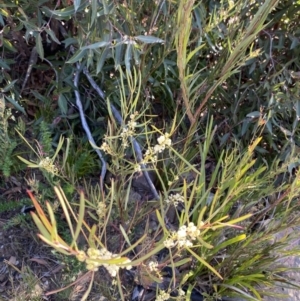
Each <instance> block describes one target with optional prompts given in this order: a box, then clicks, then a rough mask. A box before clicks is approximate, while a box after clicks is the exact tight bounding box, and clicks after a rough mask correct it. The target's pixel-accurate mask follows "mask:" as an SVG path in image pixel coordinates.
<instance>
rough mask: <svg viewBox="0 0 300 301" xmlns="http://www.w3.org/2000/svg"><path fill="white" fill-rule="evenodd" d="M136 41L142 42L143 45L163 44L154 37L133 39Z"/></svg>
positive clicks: (162, 41)
mask: <svg viewBox="0 0 300 301" xmlns="http://www.w3.org/2000/svg"><path fill="white" fill-rule="evenodd" d="M134 38H135V39H136V40H138V41H140V42H143V43H145V44H154V43H164V40H162V39H159V38H157V37H154V36H136V37H134Z"/></svg>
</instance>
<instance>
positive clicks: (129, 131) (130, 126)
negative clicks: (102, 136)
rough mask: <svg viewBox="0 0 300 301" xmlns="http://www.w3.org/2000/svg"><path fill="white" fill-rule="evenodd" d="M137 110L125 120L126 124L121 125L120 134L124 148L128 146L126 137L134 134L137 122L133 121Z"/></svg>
mask: <svg viewBox="0 0 300 301" xmlns="http://www.w3.org/2000/svg"><path fill="white" fill-rule="evenodd" d="M137 115H138V112H135V113H134V114H131V115H130V120H129V121H128V122H127V125H126V126H124V127H123V129H122V132H121V134H120V136H121V139H122V145H123V147H124V148H126V147H128V145H129V144H128V138H129V137H132V136H133V135H134V134H135V128H136V126H137V122H136V121H135V119H136V117H137Z"/></svg>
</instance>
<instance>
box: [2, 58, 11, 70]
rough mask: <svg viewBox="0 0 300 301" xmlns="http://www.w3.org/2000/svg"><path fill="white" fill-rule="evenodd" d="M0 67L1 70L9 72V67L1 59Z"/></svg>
mask: <svg viewBox="0 0 300 301" xmlns="http://www.w3.org/2000/svg"><path fill="white" fill-rule="evenodd" d="M0 67H1V68H3V69H7V70H10V67H9V65H8V64H7V63H6V61H5V60H3V59H2V58H0Z"/></svg>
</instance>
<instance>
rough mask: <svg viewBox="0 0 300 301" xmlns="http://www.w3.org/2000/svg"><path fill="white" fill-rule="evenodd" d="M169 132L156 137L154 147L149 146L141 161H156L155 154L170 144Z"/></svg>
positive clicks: (145, 162) (144, 162)
mask: <svg viewBox="0 0 300 301" xmlns="http://www.w3.org/2000/svg"><path fill="white" fill-rule="evenodd" d="M169 137H170V134H169V133H165V134H164V135H161V136H160V137H159V138H157V143H158V144H156V145H155V146H154V147H149V148H148V149H147V151H146V152H145V154H144V158H143V161H142V163H143V164H147V163H156V162H157V154H158V153H161V152H162V151H163V150H164V149H165V148H166V147H169V146H171V145H172V140H171V139H170V138H169Z"/></svg>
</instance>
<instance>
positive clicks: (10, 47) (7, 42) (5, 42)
mask: <svg viewBox="0 0 300 301" xmlns="http://www.w3.org/2000/svg"><path fill="white" fill-rule="evenodd" d="M3 46H4V47H5V48H6V49H8V50H10V51H12V52H18V51H17V49H16V48H15V47H14V46H13V45H12V43H11V42H10V41H9V40H7V39H4V38H3Z"/></svg>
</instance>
